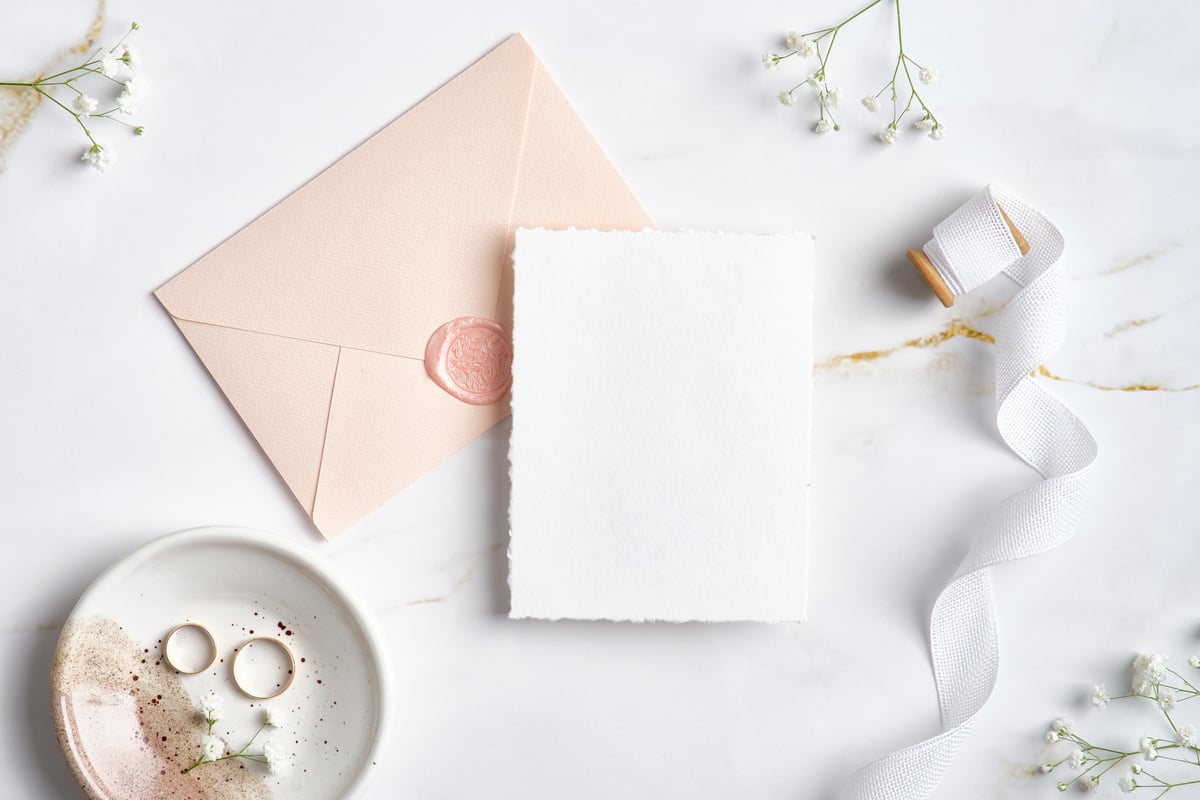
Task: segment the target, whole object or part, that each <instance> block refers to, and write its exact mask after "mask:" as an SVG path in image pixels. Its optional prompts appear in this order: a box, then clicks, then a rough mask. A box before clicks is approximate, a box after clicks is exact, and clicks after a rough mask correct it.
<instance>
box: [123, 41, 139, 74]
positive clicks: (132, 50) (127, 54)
mask: <svg viewBox="0 0 1200 800" xmlns="http://www.w3.org/2000/svg"><path fill="white" fill-rule="evenodd" d="M124 47H125V51H124V52H123V53H121V61H123V62H125V65H126V66H128V67H129V68H130V69H133V70H136V69H137V68H138V67H140V66H142V51H140V50H138V49H137V48H136V47H134V46H133V45H132V44H130V43H128V42H126V43H125V45H124Z"/></svg>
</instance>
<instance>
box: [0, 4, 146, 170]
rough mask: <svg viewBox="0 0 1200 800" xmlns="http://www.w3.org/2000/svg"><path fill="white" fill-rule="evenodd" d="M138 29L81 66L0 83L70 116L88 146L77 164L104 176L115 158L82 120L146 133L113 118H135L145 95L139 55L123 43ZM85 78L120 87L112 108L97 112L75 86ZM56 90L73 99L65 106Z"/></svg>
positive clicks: (94, 101)
mask: <svg viewBox="0 0 1200 800" xmlns="http://www.w3.org/2000/svg"><path fill="white" fill-rule="evenodd" d="M140 27H141V26H139V25H138V24H137V23H136V22H134V23H133V24H132V25H130V26H129V30H127V31H125V35H124V36H122V37H121V39H120V40H119V41H118V42H117V43H116V44H114V45H113V46H112V47H110V48H108V49H107V50H105V49H104V48H100V49H98V50H96V51H95V52H94V53H92V54H91V55H90V56H88V57H87V58H86V59H85V60H84V62H83V63H82V64H79V65H77V66H74V67H71V68H70V69H66V70H63V71H62V72H56V73H54V74H53V75H46V76H43V77H39V78H37V79H35V80H32V81H0V86H10V87H14V88H17V89H27V90H29V91H32V92H36V93H37V99H38V100H39V101H40V100H43V99H44V100H49V101H50V102H51V103H53V104H54V105H56V106H58V107H59V108H61V109H62V110H63V111H65V112H67V113H68V114H70V115H71V116H72V117H73V118H74V120H75V122H77V123H78V124H79V127H80V128H82V129H83V134H84V136H86V137H87V139H88V142H89V145H88V146H87V148H86V149H85V150H84V151H83V156H82V157H81V159H80V160H81V161H84V162H86V163H88V164H90V165H91V166H93V167H95V168H96V169H98V170H99V171H101V172H104V171H105V170H107V169H108V168H109V167H111V166H112V165H113V163H114V162H115V161H116V157H117V154H116V152H115V151H114V150H113V149H112V148H111V147H108V146H107V145H103V144H100V142H98V141H96V137H95V136H93V135H92V130H91V128H89V127H88V123H87V122H86V121H85V120H89V119H105V120H109V121H110V122H115V123H117V124H118V125H124V126H125V127H126V128H129V129H130V130H131V131H133V132H134V133H135V134H137V135H139V136H141V135H142V134H144V133H145V132H146V128H145V127H144V126H142V125H137V124H134V123H131V122H126V121H125V120H123V119H119V118H118V117H116V116H114V115H116V114H118V113H119V114H125V115H132V114H136V113H137V108H138V105H139V103H140V102H141V100H142V97H143V96H144V94H145V91H146V83H145V79H144V78H142V77H140V76H138V75H137V74H136V73H137V71H138V69H139V68H140V67H141V64H142V58H141V53H140V52H139V51H138V49H137V48H136V47H134V45H133V44H132V43H131V42H129V41H127V40H128V39H129V36H130V34H132V33H133V32H134V31H136V30H138V29H139V28H140ZM122 73H124V74H122ZM85 78H91V79H95V78H99V79H101V80H104V81H108V83H110V84H113V85H115V86H117V87H120V89H121V91H120V93H119V94H118V95H117V96H116V97H115V99H113V100H112V101H111V102H112V104H113V105H112V108H109V109H108V110H106V111H100V110H99V109H100V104H101V103H100V100H99V99H98V98H96V97H94V96H92V95H90V94H87V93H85V92H84V91H83V90H82V89H80V88H79V87H78V86H76V85H75V84H76V83H77V82H80V81H82V80H83V79H85ZM58 86H65V87H66V88H67V89H69V90H70V91H72V92H74V93H75V96H74V97H72V98H71V100H70V105H67V104H66V103H64V102H62V101H61V100H59V99H58V98H57V97H55V96H54V89H55V87H58Z"/></svg>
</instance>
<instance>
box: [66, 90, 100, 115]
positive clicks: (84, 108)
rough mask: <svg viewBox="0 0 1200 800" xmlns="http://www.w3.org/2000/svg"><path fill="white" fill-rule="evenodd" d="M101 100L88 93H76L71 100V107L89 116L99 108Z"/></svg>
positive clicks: (80, 113)
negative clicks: (89, 95)
mask: <svg viewBox="0 0 1200 800" xmlns="http://www.w3.org/2000/svg"><path fill="white" fill-rule="evenodd" d="M99 106H100V101H99V100H97V99H96V98H94V97H88V96H87V95H86V94H81V95H76V97H75V99H74V100H72V101H71V108H73V109H75V110H76V111H78V112H79V116H81V117H87V116H91V115H92V113H93V112H94V111H95V110H96V109H97V108H99Z"/></svg>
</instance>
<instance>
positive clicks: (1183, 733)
mask: <svg viewBox="0 0 1200 800" xmlns="http://www.w3.org/2000/svg"><path fill="white" fill-rule="evenodd" d="M1178 741H1179V743H1180V744H1181V745H1183V746H1184V747H1192V748H1195V747H1196V746H1197V745H1200V732H1197V731H1196V726H1195V725H1190V724H1189V725H1181V726H1179V740H1178Z"/></svg>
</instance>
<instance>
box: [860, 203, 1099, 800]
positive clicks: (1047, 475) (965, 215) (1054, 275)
mask: <svg viewBox="0 0 1200 800" xmlns="http://www.w3.org/2000/svg"><path fill="white" fill-rule="evenodd" d="M1001 208H1003V210H1004V212H1005V213H1007V214H1008V216H1009V218H1010V219H1011V220H1012V222H1013V225H1014V226H1015V227H1016V229H1017V230H1018V231H1020V232H1021V233H1022V234H1023V235H1024V237H1025V239H1026V240H1027V241H1028V242H1029V252H1028V253H1027V254H1025V255H1021V253H1020V250H1019V249H1018V247H1017V244H1016V242H1015V241H1014V240H1013V237H1012V234H1011V232H1010V231H1009V229H1008V226H1007V224H1006V223H1005V221H1004V217H1003V216H1002V214H1001V213H1000V209H1001ZM923 250H924V252H925V254H926V255H927V256H928V257H929V259H930V261H932V262H933V265H934V267H935V268H936V269H937V271H938V273H939V274H940V275H941V276H942V278H943V279H944V280H945V281H946V283H947V284H948V285H949V286H950V288H951V291H952V292H953V293H954V294H955V295H960V294H965V293H967V292H970V291H971V290H972V289H974V288H976V287H978V286H979V285H981V284H983V283H985V282H986V281H988V280H990V279H991V278H993V277H995V276H996V275H998V274H1000V273H1004V274H1005V275H1007V276H1008V277H1009V278H1011V279H1012V280H1013V281H1015V282H1016V283H1017V284H1018V285H1019V286H1020V287H1021V289H1020V291H1019V292H1018V293H1017V295H1016V296H1015V297H1014V298H1013V299H1012V301H1011V302H1010V303H1009V304H1008V305H1007V306H1006V307H1005V309H1004V311H1003V312H1002V314H1001V316H1000V318H999V324H998V326H997V329H996V334H995V336H996V424H997V427H998V428H999V430H1000V435H1001V436H1002V437H1003V438H1004V441H1005V443H1006V444H1007V445H1008V446H1009V447H1010V448H1011V449H1012V450H1013V452H1015V453H1016V454H1017V455H1019V456H1020V457H1021V458H1022V459H1024V460H1025V462H1026V463H1027V464H1029V466H1031V467H1033V468H1034V469H1035V470H1037V471H1038V472H1039V473H1040V474H1041V476H1042V478H1043V480H1041V481H1040V482H1038V483H1037V484H1035V485H1033V486H1031V487H1029V488H1028V489H1025V490H1024V491H1021V492H1018V493H1017V494H1015V495H1012V496H1011V497H1009V498H1007V499H1006V500H1004V502H1002V503H1001V504H1000V506H999V508H997V509H996V511H995V513H994V514H993V515H992V517H991V518H990V519H989V520H988V522H987V524H986V525H985V526H984V530H983V532H982V533H981V535H980V536H979V538H978V539H977V540H976V541H975V542H974V543H973V545H972V548H971V550H970V552H969V553H968V554H967V557H966V558H965V559H963V562H962V564H961V565H960V566H959V568H958V571H957V572H956V573H955V575H954V577H953V579H952V580H951V581H950V583H949V584H948V585H947V586H946V588H945V589H944V590H942V593H941V595H940V596H939V597H938V599H937V602H936V603H935V604H934V607H933V613H932V615H931V618H930V621H929V649H930V658H931V660H932V661H933V671H934V677H935V679H936V681H937V691H938V702H939V704H940V707H941V712H942V731H941V733H939V734H938V735H936V736H934V737H933V738H931V739H927V740H925V741H923V742H921V743H919V744H915V745H912V746H910V747H907V748H905V749H903V750H899V751H897V752H895V753H892V754H891V755H888V756H886V757H884V758H882V759H880V760H879V761H876V762H874V763H873V764H869V765H868V766H866V767H864V768H863V769H861V770H859V771H858V772H857V773H855V775H854V776H853V778H852V779H851V780H850V782H849V784H848V786H847V787H846V789H845V791H844V792H843V796H844V797H846V798H852V799H853V800H918V799H919V798H928V797H930V796H931V795H932V794H933V792H934V790H935V789H936V788H937V786H938V784H939V783H940V782H941V780H942V777H943V776H944V775H945V773H946V770H947V768H948V767H949V766H950V764H951V762H952V761H953V760H954V757H955V755H956V754H957V753H958V749H959V747H960V746H961V745H962V743H963V741H964V740H965V739H966V737H967V735H968V734H969V733H970V730H971V727H972V725H973V723H974V720H975V716H976V714H978V713H979V711H980V710H981V709H982V708H983V706H984V705H985V704H986V703H987V701H988V698H989V697H990V696H991V694H992V690H993V688H995V685H996V675H997V670H998V668H999V664H1000V652H999V643H998V641H997V635H996V608H995V604H994V603H993V599H992V581H991V576H990V569H991V567H992V566H994V565H996V564H1000V563H1002V562H1005V561H1013V560H1016V559H1019V558H1025V557H1027V556H1031V555H1036V554H1037V553H1042V552H1045V551H1047V550H1050V549H1052V548H1054V547H1057V546H1058V545H1060V544H1062V543H1063V542H1065V541H1067V540H1068V539H1070V538H1071V536H1072V535H1073V534H1074V533H1075V530H1076V528H1077V527H1078V526H1079V518H1080V514H1081V513H1082V509H1083V503H1084V498H1085V495H1086V492H1087V476H1088V472H1089V468H1090V467H1091V465H1092V463H1093V462H1094V461H1095V459H1096V454H1097V448H1096V442H1095V440H1094V439H1093V438H1092V436H1091V434H1090V433H1088V430H1087V428H1085V427H1084V425H1083V423H1082V422H1080V421H1079V420H1078V419H1077V418H1076V417H1075V415H1074V414H1072V413H1071V412H1070V411H1069V410H1068V409H1067V407H1066V406H1064V405H1063V404H1062V403H1060V402H1059V401H1058V400H1057V399H1055V398H1054V397H1053V396H1051V395H1050V394H1049V393H1048V392H1046V391H1045V390H1044V389H1043V388H1042V387H1041V386H1039V385H1038V384H1037V383H1036V382H1035V381H1034V380H1033V379H1032V378H1031V377H1030V373H1032V372H1033V371H1034V370H1036V369H1037V368H1038V366H1039V365H1041V364H1042V363H1043V362H1044V361H1045V359H1046V358H1047V356H1049V355H1050V354H1051V353H1053V352H1054V351H1055V350H1056V349H1058V346H1059V345H1060V344H1061V343H1062V340H1063V336H1064V333H1065V325H1064V319H1063V310H1062V308H1063V303H1062V296H1063V287H1064V280H1063V274H1062V269H1061V268H1059V266H1058V260H1059V257H1060V256H1061V255H1062V252H1063V237H1062V234H1060V233H1059V232H1058V229H1057V228H1055V227H1054V225H1052V224H1051V223H1050V221H1049V220H1047V219H1046V218H1045V217H1043V216H1042V215H1041V214H1039V213H1038V212H1037V211H1035V210H1034V209H1032V208H1030V207H1029V206H1028V205H1026V204H1025V203H1023V202H1021V201H1020V200H1018V199H1017V198H1015V197H1013V196H1012V195H1009V194H1007V193H1005V192H1002V191H1000V190H998V189H995V188H993V187H991V186H989V187H987V188H986V189H984V190H983V191H982V192H980V193H979V194H978V195H976V196H975V197H973V198H972V199H971V200H969V201H967V203H965V204H964V205H963V206H962V207H961V208H959V209H958V210H957V211H955V212H954V213H953V214H951V215H950V216H949V217H947V218H946V220H945V221H944V222H942V223H941V224H939V225H938V226H937V227H936V228H935V229H934V238H933V240H932V241H930V242H929V243H928V244H926V245H925V247H924V248H923Z"/></svg>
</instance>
